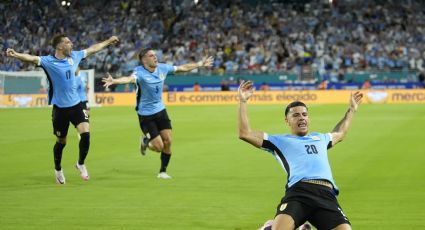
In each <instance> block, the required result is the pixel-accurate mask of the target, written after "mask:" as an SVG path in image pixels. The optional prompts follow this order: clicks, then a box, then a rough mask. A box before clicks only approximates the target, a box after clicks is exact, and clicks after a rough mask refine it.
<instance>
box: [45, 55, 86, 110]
mask: <svg viewBox="0 0 425 230" xmlns="http://www.w3.org/2000/svg"><path fill="white" fill-rule="evenodd" d="M85 57H86V51H85V50H81V51H71V55H70V57H66V58H64V59H57V58H56V57H54V56H52V55H49V56H41V57H40V63H39V65H40V66H41V67H42V68H43V70H44V72H45V73H46V75H47V79H48V81H49V91H48V101H49V105H50V104H53V105H56V106H57V107H60V108H67V107H72V106H74V105H76V104H78V103H80V101H81V100H80V96H79V95H78V92H77V82H76V80H75V70H76V69H77V67H78V64H79V63H80V61H81V60H82V59H83V58H85Z"/></svg>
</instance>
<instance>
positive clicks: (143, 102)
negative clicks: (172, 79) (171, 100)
mask: <svg viewBox="0 0 425 230" xmlns="http://www.w3.org/2000/svg"><path fill="white" fill-rule="evenodd" d="M175 71H176V67H175V66H172V65H167V64H162V63H159V64H158V66H157V67H156V69H155V71H154V72H153V73H151V72H149V71H148V70H146V69H145V68H144V67H143V66H137V67H136V68H135V69H134V72H133V74H132V76H133V77H134V78H135V79H136V84H137V102H136V103H137V105H136V110H137V113H138V114H139V115H142V116H148V115H152V114H155V113H158V112H160V111H161V110H163V109H165V106H164V103H163V102H162V89H163V87H164V81H165V79H166V78H167V75H168V74H173V73H174V72H175Z"/></svg>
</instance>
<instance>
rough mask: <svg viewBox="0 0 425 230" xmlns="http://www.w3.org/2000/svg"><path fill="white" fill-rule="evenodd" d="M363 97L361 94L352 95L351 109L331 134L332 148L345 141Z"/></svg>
mask: <svg viewBox="0 0 425 230" xmlns="http://www.w3.org/2000/svg"><path fill="white" fill-rule="evenodd" d="M362 97H363V94H362V93H360V92H355V93H354V94H351V96H350V107H349V108H348V110H347V112H346V113H345V115H344V117H343V118H342V120H341V121H339V122H338V124H336V126H335V128H334V129H333V130H332V132H331V135H332V146H334V145H336V144H338V143H339V142H340V141H342V140H343V139H344V137H345V135H346V134H347V131H348V128H349V127H350V125H351V121H352V119H353V116H354V113H355V112H356V111H357V108H358V107H359V105H360V103H361V100H362Z"/></svg>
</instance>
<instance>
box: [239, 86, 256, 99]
mask: <svg viewBox="0 0 425 230" xmlns="http://www.w3.org/2000/svg"><path fill="white" fill-rule="evenodd" d="M254 89H255V88H254V85H253V83H252V81H242V83H241V84H240V85H239V88H238V94H239V100H240V101H247V100H248V99H249V98H250V97H251V96H252V94H253V93H254Z"/></svg>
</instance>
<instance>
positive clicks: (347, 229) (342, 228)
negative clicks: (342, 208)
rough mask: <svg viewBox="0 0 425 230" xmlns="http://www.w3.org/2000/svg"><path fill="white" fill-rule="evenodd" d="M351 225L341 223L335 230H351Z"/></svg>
mask: <svg viewBox="0 0 425 230" xmlns="http://www.w3.org/2000/svg"><path fill="white" fill-rule="evenodd" d="M351 229H352V228H351V225H349V224H340V225H338V226H336V228H334V230H351Z"/></svg>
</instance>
